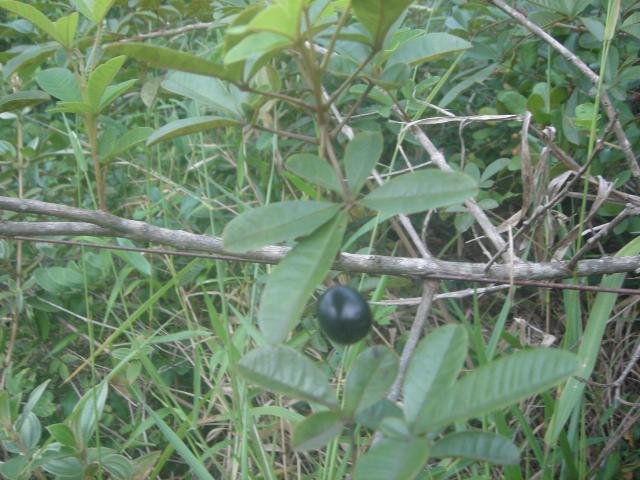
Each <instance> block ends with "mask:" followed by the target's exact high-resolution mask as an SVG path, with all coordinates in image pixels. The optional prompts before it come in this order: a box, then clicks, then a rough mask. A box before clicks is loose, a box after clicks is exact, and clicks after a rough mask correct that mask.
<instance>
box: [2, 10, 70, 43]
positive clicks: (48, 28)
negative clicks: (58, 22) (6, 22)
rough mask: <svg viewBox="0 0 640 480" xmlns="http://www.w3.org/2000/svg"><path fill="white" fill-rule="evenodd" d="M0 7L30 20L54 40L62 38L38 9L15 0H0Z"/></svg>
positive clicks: (60, 40) (59, 40)
mask: <svg viewBox="0 0 640 480" xmlns="http://www.w3.org/2000/svg"><path fill="white" fill-rule="evenodd" d="M0 8H4V9H5V10H9V11H10V12H12V13H15V14H16V15H19V16H21V17H22V18H24V19H25V20H28V21H29V22H31V23H32V24H33V25H34V26H35V27H36V28H38V29H39V30H42V31H43V32H44V33H46V34H47V35H49V36H50V37H51V38H53V39H54V40H56V41H58V42H60V43H62V44H63V45H64V43H63V42H62V40H63V39H62V38H61V37H60V36H59V35H58V32H57V30H56V27H55V25H54V24H53V22H52V21H51V20H49V19H48V18H47V17H46V16H45V15H44V14H43V13H42V12H40V10H38V9H37V8H35V7H33V6H31V5H28V4H26V3H22V2H15V1H13V0H0Z"/></svg>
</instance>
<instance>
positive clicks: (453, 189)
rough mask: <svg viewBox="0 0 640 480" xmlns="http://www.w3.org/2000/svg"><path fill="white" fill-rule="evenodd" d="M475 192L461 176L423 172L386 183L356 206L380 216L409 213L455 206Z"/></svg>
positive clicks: (470, 180) (473, 185) (471, 182)
mask: <svg viewBox="0 0 640 480" xmlns="http://www.w3.org/2000/svg"><path fill="white" fill-rule="evenodd" d="M477 192H478V185H477V183H476V181H475V180H474V179H473V178H471V177H469V176H468V175H465V174H464V173H458V172H443V171H441V170H435V169H426V170H421V171H419V172H414V173H405V174H404V175H400V176H399V177H396V178H394V179H392V180H389V181H388V182H387V183H385V184H384V185H382V186H381V187H380V188H377V189H376V190H374V191H373V192H371V193H370V194H368V195H367V196H366V197H364V198H363V199H362V200H360V202H359V203H360V204H362V205H364V206H365V207H367V208H371V209H373V210H377V211H379V212H380V213H382V214H383V215H395V214H398V213H405V214H410V213H417V212H422V211H424V210H428V209H430V208H439V207H446V206H450V205H455V204H459V203H462V202H464V201H465V200H467V199H469V198H471V197H473V196H474V195H475V194H476V193H477Z"/></svg>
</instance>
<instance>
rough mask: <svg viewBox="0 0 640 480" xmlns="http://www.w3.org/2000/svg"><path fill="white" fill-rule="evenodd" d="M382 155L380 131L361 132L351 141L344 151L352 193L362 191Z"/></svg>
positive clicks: (355, 193)
mask: <svg viewBox="0 0 640 480" xmlns="http://www.w3.org/2000/svg"><path fill="white" fill-rule="evenodd" d="M380 155H382V134H381V133H380V132H361V133H358V134H357V135H356V136H355V137H353V139H352V140H351V141H350V142H349V144H348V145H347V148H346V150H345V153H344V165H345V170H346V176H347V182H348V184H349V191H350V192H351V194H352V195H357V194H358V192H360V190H361V189H362V187H363V186H364V184H365V182H366V181H367V177H369V174H370V173H371V171H372V170H373V169H374V168H375V166H376V163H377V162H378V160H379V159H380Z"/></svg>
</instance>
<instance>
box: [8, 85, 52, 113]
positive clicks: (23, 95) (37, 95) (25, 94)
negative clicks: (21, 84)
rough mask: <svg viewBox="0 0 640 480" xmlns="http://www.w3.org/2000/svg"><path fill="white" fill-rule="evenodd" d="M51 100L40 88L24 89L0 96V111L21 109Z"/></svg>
mask: <svg viewBox="0 0 640 480" xmlns="http://www.w3.org/2000/svg"><path fill="white" fill-rule="evenodd" d="M48 100H51V97H50V96H49V95H47V94H46V93H44V92H41V91H40V90H24V91H22V92H16V93H10V94H9V95H4V96H3V97H0V112H11V111H13V110H21V109H23V108H25V107H33V106H35V105H38V104H39V103H42V102H46V101H48Z"/></svg>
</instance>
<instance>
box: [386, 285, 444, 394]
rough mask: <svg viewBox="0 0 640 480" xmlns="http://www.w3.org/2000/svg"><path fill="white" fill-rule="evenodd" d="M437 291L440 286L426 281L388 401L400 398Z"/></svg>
mask: <svg viewBox="0 0 640 480" xmlns="http://www.w3.org/2000/svg"><path fill="white" fill-rule="evenodd" d="M437 289H438V284H437V283H435V282H432V281H425V282H424V283H423V285H422V298H421V299H420V305H418V311H417V312H416V318H415V320H414V321H413V324H412V325H411V330H410V332H409V337H408V338H407V341H406V343H405V344H404V348H403V349H402V354H401V355H400V365H399V366H398V374H397V375H396V378H395V380H394V381H393V385H392V386H391V388H390V389H389V394H388V395H387V399H388V400H391V401H392V402H395V401H396V400H397V399H398V397H399V396H400V387H401V386H402V382H403V380H404V375H405V373H406V371H407V366H408V365H409V360H411V355H413V352H414V351H415V349H416V347H417V345H418V341H419V340H420V338H421V337H422V334H423V333H424V329H425V324H426V323H427V318H428V317H429V313H430V312H431V305H432V302H433V297H434V295H435V293H436V290H437Z"/></svg>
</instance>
